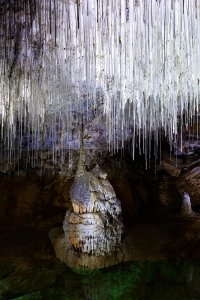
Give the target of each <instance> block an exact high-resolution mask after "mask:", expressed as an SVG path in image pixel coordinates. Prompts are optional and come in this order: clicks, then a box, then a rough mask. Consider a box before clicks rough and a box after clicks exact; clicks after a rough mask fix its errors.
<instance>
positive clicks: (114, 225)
mask: <svg viewBox="0 0 200 300" xmlns="http://www.w3.org/2000/svg"><path fill="white" fill-rule="evenodd" d="M106 176H107V174H106V173H105V172H104V171H102V170H101V169H100V168H99V167H98V166H96V167H95V168H94V169H93V170H92V171H90V172H85V173H84V174H82V175H81V176H78V177H75V180H74V183H73V185H72V187H71V190H70V197H71V201H72V211H68V212H67V214H66V216H65V220H64V224H63V229H64V232H65V238H66V240H67V244H68V245H69V247H71V248H72V249H73V250H74V251H77V252H81V253H85V254H91V255H98V256H99V255H105V254H109V253H112V252H113V251H116V250H117V249H118V247H119V245H120V243H121V234H122V227H123V226H122V222H121V220H120V216H121V204H120V201H119V200H118V199H117V198H116V194H115V192H114V190H113V188H112V186H111V184H110V183H109V181H108V180H106Z"/></svg>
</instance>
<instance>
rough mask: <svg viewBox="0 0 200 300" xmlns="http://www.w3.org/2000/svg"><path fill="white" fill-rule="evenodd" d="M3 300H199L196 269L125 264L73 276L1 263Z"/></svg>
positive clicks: (199, 266) (59, 269) (42, 266)
mask: <svg viewBox="0 0 200 300" xmlns="http://www.w3.org/2000/svg"><path fill="white" fill-rule="evenodd" d="M0 299H1V300H8V299H9V300H10V299H16V300H40V299H44V300H48V299H55V300H62V299H63V300H64V299H65V300H67V299H69V300H112V299H114V300H154V299H156V300H168V299H169V300H176V299H179V300H185V299H187V300H197V299H200V263H196V262H189V261H181V260H180V261H174V262H168V263H167V262H152V263H139V262H138V263H129V264H124V265H118V266H116V267H112V268H109V269H105V270H101V271H96V272H91V273H84V272H82V273H74V272H72V271H71V270H70V269H69V268H67V267H66V266H64V265H63V264H60V263H59V262H57V261H49V260H40V261H26V262H25V261H20V260H19V261H6V262H1V263H0Z"/></svg>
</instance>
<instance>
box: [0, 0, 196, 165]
mask: <svg viewBox="0 0 200 300" xmlns="http://www.w3.org/2000/svg"><path fill="white" fill-rule="evenodd" d="M0 6H1V11H0V78H1V80H0V136H1V140H2V147H3V145H4V148H5V153H6V155H7V156H8V158H9V161H10V162H12V161H13V160H14V156H15V154H16V153H18V152H19V153H21V151H22V150H23V149H24V147H25V145H26V147H27V149H28V150H29V151H33V150H37V149H43V148H48V149H52V151H53V158H54V160H56V159H57V153H58V152H59V153H62V157H64V153H63V151H67V152H70V151H69V149H70V145H69V137H70V136H71V135H72V134H71V133H72V130H73V128H74V127H76V125H77V119H78V117H79V114H83V115H84V123H87V122H89V121H91V119H92V117H93V115H94V113H95V108H97V107H98V103H99V101H100V102H102V101H103V106H104V115H105V126H106V129H107V133H106V134H107V138H108V149H109V150H110V151H113V152H115V151H117V150H118V149H119V148H121V147H123V146H124V141H125V140H130V139H132V144H133V156H134V152H135V150H134V148H135V145H136V144H138V146H139V148H140V152H141V153H142V152H143V153H145V156H146V158H147V157H148V155H147V152H148V151H150V147H151V139H152V137H154V139H155V142H156V143H155V147H154V152H155V155H156V153H157V151H158V149H157V147H158V142H159V138H160V136H161V132H164V134H165V135H166V136H167V137H168V139H169V142H170V144H171V145H172V143H173V142H176V140H177V134H178V123H179V124H181V126H183V125H184V124H185V125H187V124H189V123H190V122H191V121H192V117H193V115H196V114H197V112H198V109H199V82H200V78H199V69H200V31H199V28H200V5H199V2H198V1H196V0H184V1H183V0H173V1H170V0H169V1H166V0H160V1H157V0H152V1H147V0H140V1H131V0H126V1H125V0H118V1H116V0H109V1H105V0H98V1H97V0H81V1H75V0H69V1H65V0H57V1H54V0H49V1H46V0H34V1H31V0H29V1H21V0H15V1H3V2H2V1H0ZM99 91H100V92H99ZM178 120H180V122H178ZM2 147H1V148H2ZM3 150H4V149H2V151H3ZM37 159H38V157H37V155H36V156H35V157H34V158H33V164H34V163H35V161H37Z"/></svg>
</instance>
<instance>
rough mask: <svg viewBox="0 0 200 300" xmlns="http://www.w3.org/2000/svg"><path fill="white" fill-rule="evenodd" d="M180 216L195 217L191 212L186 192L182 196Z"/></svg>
mask: <svg viewBox="0 0 200 300" xmlns="http://www.w3.org/2000/svg"><path fill="white" fill-rule="evenodd" d="M181 215H182V216H184V217H190V216H194V215H195V213H194V212H193V210H192V207H191V201H190V196H189V194H188V193H186V192H184V195H183V202H182V207H181Z"/></svg>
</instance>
